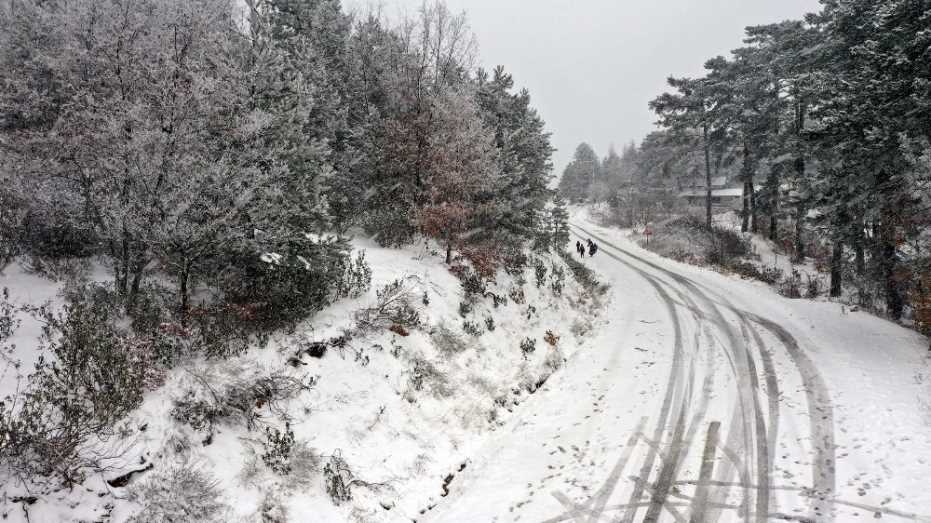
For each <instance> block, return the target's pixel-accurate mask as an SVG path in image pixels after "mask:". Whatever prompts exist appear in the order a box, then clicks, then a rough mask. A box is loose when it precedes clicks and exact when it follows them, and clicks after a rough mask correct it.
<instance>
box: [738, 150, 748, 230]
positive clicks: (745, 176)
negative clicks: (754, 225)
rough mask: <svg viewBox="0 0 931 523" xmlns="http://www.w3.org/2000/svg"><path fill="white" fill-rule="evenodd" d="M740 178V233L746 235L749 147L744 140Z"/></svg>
mask: <svg viewBox="0 0 931 523" xmlns="http://www.w3.org/2000/svg"><path fill="white" fill-rule="evenodd" d="M740 178H741V179H742V180H743V194H742V195H741V201H742V202H741V203H742V204H743V209H742V210H741V213H740V232H743V233H746V232H747V231H749V230H750V190H749V187H750V145H749V144H748V143H747V140H744V155H743V168H742V169H741V173H740Z"/></svg>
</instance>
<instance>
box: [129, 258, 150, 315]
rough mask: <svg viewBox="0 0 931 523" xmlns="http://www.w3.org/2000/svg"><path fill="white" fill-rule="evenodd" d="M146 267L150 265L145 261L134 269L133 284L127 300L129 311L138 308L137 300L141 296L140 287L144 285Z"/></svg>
mask: <svg viewBox="0 0 931 523" xmlns="http://www.w3.org/2000/svg"><path fill="white" fill-rule="evenodd" d="M146 265H148V263H146V261H145V260H139V261H137V262H136V265H135V266H134V267H133V283H132V285H131V286H130V288H129V299H128V300H127V308H128V309H132V308H133V307H135V306H136V298H137V297H138V296H139V287H140V286H141V285H142V273H143V271H145V266H146Z"/></svg>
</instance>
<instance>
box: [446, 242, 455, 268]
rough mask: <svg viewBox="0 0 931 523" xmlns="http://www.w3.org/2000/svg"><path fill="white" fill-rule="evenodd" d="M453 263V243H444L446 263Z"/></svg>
mask: <svg viewBox="0 0 931 523" xmlns="http://www.w3.org/2000/svg"><path fill="white" fill-rule="evenodd" d="M452 263H453V244H452V242H447V243H446V265H450V264H452Z"/></svg>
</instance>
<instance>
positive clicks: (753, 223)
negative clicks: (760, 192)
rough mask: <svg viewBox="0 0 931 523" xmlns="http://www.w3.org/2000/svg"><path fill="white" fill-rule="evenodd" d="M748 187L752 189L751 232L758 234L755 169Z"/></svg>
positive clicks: (751, 173)
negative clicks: (754, 181)
mask: <svg viewBox="0 0 931 523" xmlns="http://www.w3.org/2000/svg"><path fill="white" fill-rule="evenodd" d="M747 189H748V190H749V191H750V232H752V233H753V234H756V233H757V232H758V231H759V228H758V227H757V223H756V185H755V184H754V183H753V171H751V172H750V180H749V181H747Z"/></svg>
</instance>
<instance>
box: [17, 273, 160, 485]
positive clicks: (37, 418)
mask: <svg viewBox="0 0 931 523" xmlns="http://www.w3.org/2000/svg"><path fill="white" fill-rule="evenodd" d="M97 290H99V289H94V288H84V287H80V288H78V289H74V290H72V291H70V292H69V294H68V295H67V299H68V304H67V305H66V307H65V310H64V312H63V313H60V314H57V313H55V312H53V311H52V310H51V308H50V307H40V308H36V309H31V311H32V312H33V314H35V315H36V316H37V317H38V318H39V319H40V321H42V322H43V323H44V324H45V327H44V332H43V336H42V348H41V350H42V351H44V352H47V353H50V354H52V355H53V356H54V358H51V359H49V360H46V359H45V358H44V357H42V356H40V357H39V360H38V362H37V363H36V366H35V372H34V373H33V374H32V375H30V377H29V383H28V386H27V390H26V392H25V393H23V394H21V395H20V396H19V397H18V398H14V399H12V400H10V401H8V402H4V403H5V404H6V406H5V405H4V404H0V461H4V462H6V463H9V464H10V465H12V467H13V469H14V470H16V471H17V472H19V473H22V474H24V475H29V476H42V477H54V478H56V479H57V480H59V481H60V482H61V483H62V484H63V485H65V486H71V485H73V484H75V483H77V482H80V481H82V480H83V478H84V473H85V470H86V469H87V468H88V467H94V466H96V465H98V464H99V462H100V461H101V460H103V459H106V458H107V457H109V456H108V452H111V451H108V450H104V449H102V448H94V447H98V445H99V444H101V443H102V442H104V441H106V440H108V439H109V438H110V437H112V436H114V435H115V434H116V433H117V432H118V422H119V421H120V420H121V419H122V418H123V417H124V416H125V415H126V414H127V413H128V412H129V411H131V410H132V409H134V408H136V407H137V406H138V405H139V404H140V403H141V402H142V393H143V389H144V386H145V384H146V381H147V380H151V379H152V378H153V376H152V375H147V371H148V370H149V369H150V368H151V367H152V366H153V365H154V363H153V358H152V357H151V353H150V351H149V349H148V348H147V347H148V346H147V345H137V344H136V343H135V341H136V340H135V338H133V337H132V336H131V335H128V334H127V333H125V332H124V331H122V330H120V329H118V328H117V327H116V326H115V325H114V323H113V322H112V321H111V311H110V310H109V309H108V302H106V301H101V300H99V299H98V298H99V296H100V294H99V293H97V292H96V291H97ZM104 294H106V293H104ZM4 323H7V322H6V321H4ZM14 404H15V405H16V409H15V411H14V410H13V406H12V405H14ZM112 452H116V451H115V450H113V451H112Z"/></svg>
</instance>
